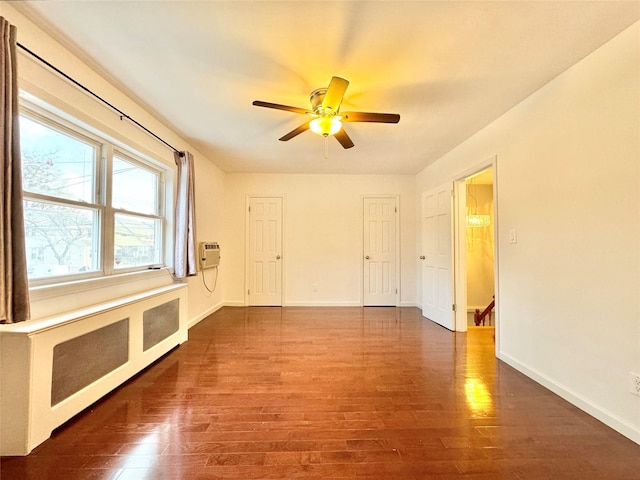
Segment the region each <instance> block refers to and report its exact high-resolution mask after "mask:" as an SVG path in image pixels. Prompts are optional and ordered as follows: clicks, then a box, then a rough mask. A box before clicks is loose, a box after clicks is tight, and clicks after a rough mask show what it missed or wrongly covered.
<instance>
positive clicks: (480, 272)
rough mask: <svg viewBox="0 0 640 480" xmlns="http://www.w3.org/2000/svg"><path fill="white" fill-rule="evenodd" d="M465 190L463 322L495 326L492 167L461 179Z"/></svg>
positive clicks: (473, 324)
mask: <svg viewBox="0 0 640 480" xmlns="http://www.w3.org/2000/svg"><path fill="white" fill-rule="evenodd" d="M464 183H465V191H466V202H465V203H466V208H465V209H466V212H465V246H464V248H465V257H466V261H465V263H466V278H465V279H464V280H463V281H466V313H467V318H466V323H467V326H468V327H494V326H495V315H494V313H495V284H496V282H495V258H494V252H495V238H494V233H495V217H494V197H493V192H494V189H493V184H494V181H493V168H491V167H490V168H487V169H485V170H482V171H480V172H478V173H475V174H473V175H471V176H469V177H467V178H465V180H464Z"/></svg>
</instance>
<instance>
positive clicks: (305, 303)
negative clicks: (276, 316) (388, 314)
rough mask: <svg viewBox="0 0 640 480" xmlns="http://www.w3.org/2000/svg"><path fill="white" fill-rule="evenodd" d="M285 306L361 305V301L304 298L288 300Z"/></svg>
mask: <svg viewBox="0 0 640 480" xmlns="http://www.w3.org/2000/svg"><path fill="white" fill-rule="evenodd" d="M282 306H283V307H361V306H362V305H361V304H360V302H351V301H338V302H336V301H331V300H326V301H325V300H322V301H318V300H302V301H295V302H292V301H287V302H284V303H283V305H282Z"/></svg>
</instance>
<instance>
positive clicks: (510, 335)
mask: <svg viewBox="0 0 640 480" xmlns="http://www.w3.org/2000/svg"><path fill="white" fill-rule="evenodd" d="M639 46H640V25H639V24H638V23H636V24H635V25H633V26H632V27H630V28H629V29H627V30H626V31H624V32H622V33H621V34H620V35H619V36H617V37H616V38H614V39H613V40H611V41H610V42H609V43H607V44H605V45H604V46H603V47H601V48H600V49H598V50H596V51H595V52H594V53H592V54H591V55H589V56H588V57H586V58H585V59H584V60H583V61H581V62H580V63H578V64H576V65H575V66H573V67H572V68H570V69H569V70H567V71H566V72H565V73H563V74H562V75H560V76H559V77H558V78H556V79H555V80H553V81H552V82H550V83H549V84H547V85H546V86H545V87H543V88H542V89H540V90H539V91H538V92H536V93H535V94H534V95H532V96H531V97H529V98H527V99H526V100H524V101H523V102H521V103H520V104H519V105H518V106H516V107H515V108H514V109H512V110H511V111H509V112H508V113H506V114H505V115H504V116H502V117H501V118H500V119H498V120H497V121H495V122H493V123H492V124H491V125H489V126H488V127H486V128H485V129H483V130H482V131H480V132H478V133H477V134H476V135H474V136H473V137H471V138H470V139H469V140H467V141H466V142H464V143H463V144H461V145H459V146H458V147H457V148H455V149H454V150H453V151H451V152H450V153H449V154H447V155H445V156H444V157H442V158H441V159H440V160H439V161H437V162H436V163H435V164H433V165H431V166H429V167H428V168H426V169H425V170H424V171H422V172H421V173H420V174H419V175H418V178H417V182H418V186H417V192H416V194H417V196H418V197H419V195H420V193H421V192H422V191H424V190H426V189H428V188H430V187H433V186H436V185H438V184H440V183H443V182H444V181H447V180H451V179H453V178H456V177H457V176H458V175H459V173H460V172H464V171H465V170H468V169H469V168H470V166H472V165H476V164H478V163H481V162H484V161H486V160H487V159H489V158H491V157H493V156H497V172H496V173H497V180H496V187H497V198H496V201H497V208H498V213H497V222H498V237H497V239H496V241H497V244H498V254H497V255H498V258H497V260H498V282H499V284H498V292H497V298H498V316H499V319H498V321H499V327H498V333H499V336H498V339H497V340H498V345H499V351H498V355H499V357H500V358H501V359H503V360H505V361H507V362H508V363H510V364H511V365H513V366H515V367H516V368H518V369H519V370H521V371H523V372H525V373H526V374H528V375H529V376H531V377H533V378H534V379H536V380H538V381H539V382H541V383H542V384H544V385H546V386H548V387H549V388H551V389H552V390H554V391H556V392H557V393H559V394H560V395H562V396H563V397H565V398H567V399H569V400H570V401H571V402H573V403H575V404H576V405H578V406H580V407H581V408H583V409H585V410H586V411H588V412H590V413H591V414H593V415H594V416H596V417H598V418H600V419H602V420H603V421H605V422H606V423H607V424H609V425H611V426H613V427H614V428H616V429H617V430H619V431H621V432H622V433H624V434H625V435H628V436H629V437H631V438H633V439H635V441H637V442H640V398H638V397H636V396H633V395H631V393H630V380H631V377H630V373H629V372H632V371H634V372H636V373H640V295H639V293H640V282H639V275H638V272H639V267H640V265H639V261H640V259H639V257H640V255H639V252H640V218H639V215H640V208H639V207H640V205H639V203H640V198H639V193H638V192H639V191H640V188H639V183H640V173H639V159H640V95H639V92H640V89H639V86H640V72H639V61H638V59H639V58H640V47H639ZM511 229H516V230H517V235H518V243H517V244H510V243H509V231H510V230H511ZM418 233H419V230H418Z"/></svg>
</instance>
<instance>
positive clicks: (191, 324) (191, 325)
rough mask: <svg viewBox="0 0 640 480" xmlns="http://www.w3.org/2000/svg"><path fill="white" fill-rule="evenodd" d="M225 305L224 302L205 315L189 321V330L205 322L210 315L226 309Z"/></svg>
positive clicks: (208, 310) (209, 309)
mask: <svg viewBox="0 0 640 480" xmlns="http://www.w3.org/2000/svg"><path fill="white" fill-rule="evenodd" d="M224 306H225V304H224V303H223V302H220V303H217V304H215V305H214V306H213V307H211V308H208V309H207V310H205V311H204V312H203V313H201V314H200V315H198V316H196V317H194V318H192V319H190V320H189V323H188V324H187V328H191V327H193V326H194V325H196V324H198V323H200V322H201V321H202V320H204V319H205V318H206V317H208V316H209V315H211V314H212V313H215V312H217V311H218V310H220V309H221V308H222V307H224Z"/></svg>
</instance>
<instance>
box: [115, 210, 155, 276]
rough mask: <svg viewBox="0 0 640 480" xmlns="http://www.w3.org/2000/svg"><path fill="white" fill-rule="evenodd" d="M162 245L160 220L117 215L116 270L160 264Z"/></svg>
mask: <svg viewBox="0 0 640 480" xmlns="http://www.w3.org/2000/svg"><path fill="white" fill-rule="evenodd" d="M160 243H161V223H160V220H158V219H153V218H141V217H135V216H133V215H123V214H118V213H117V214H116V216H115V239H114V257H115V258H114V268H128V267H135V266H140V265H153V264H158V263H160V247H161V245H160Z"/></svg>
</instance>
